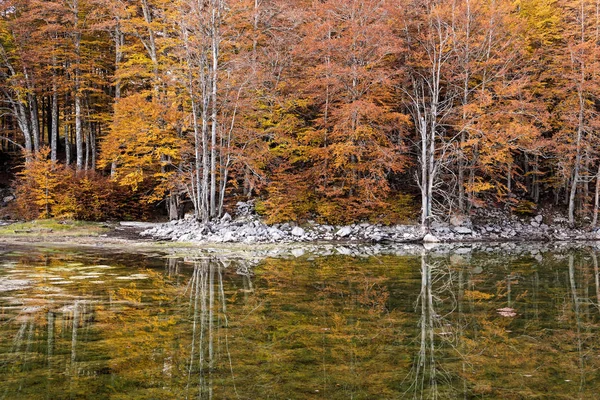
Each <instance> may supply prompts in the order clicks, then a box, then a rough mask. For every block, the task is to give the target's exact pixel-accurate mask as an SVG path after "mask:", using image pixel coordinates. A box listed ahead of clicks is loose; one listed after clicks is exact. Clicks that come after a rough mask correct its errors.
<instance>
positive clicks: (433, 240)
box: [423, 233, 440, 243]
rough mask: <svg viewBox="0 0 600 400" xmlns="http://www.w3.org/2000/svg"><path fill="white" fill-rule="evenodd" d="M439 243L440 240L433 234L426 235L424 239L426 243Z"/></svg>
mask: <svg viewBox="0 0 600 400" xmlns="http://www.w3.org/2000/svg"><path fill="white" fill-rule="evenodd" d="M439 241H440V239H438V238H437V237H435V236H434V235H432V234H431V233H428V234H427V235H425V236H424V237H423V242H424V243H438V242H439Z"/></svg>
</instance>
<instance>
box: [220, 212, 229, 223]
mask: <svg viewBox="0 0 600 400" xmlns="http://www.w3.org/2000/svg"><path fill="white" fill-rule="evenodd" d="M230 221H231V215H229V213H225V214H224V215H223V216H222V217H221V223H226V222H230Z"/></svg>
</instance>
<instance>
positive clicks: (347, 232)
mask: <svg viewBox="0 0 600 400" xmlns="http://www.w3.org/2000/svg"><path fill="white" fill-rule="evenodd" d="M351 233H352V228H351V227H350V226H344V227H343V228H341V229H340V230H338V231H337V232H336V233H335V234H336V235H337V236H339V237H346V236H348V235H350V234H351Z"/></svg>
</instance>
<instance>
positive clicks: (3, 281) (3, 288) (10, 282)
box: [0, 278, 31, 293]
mask: <svg viewBox="0 0 600 400" xmlns="http://www.w3.org/2000/svg"><path fill="white" fill-rule="evenodd" d="M30 286H31V281H30V280H27V279H8V278H0V293H1V292H11V291H13V290H23V289H27V288H28V287H30Z"/></svg>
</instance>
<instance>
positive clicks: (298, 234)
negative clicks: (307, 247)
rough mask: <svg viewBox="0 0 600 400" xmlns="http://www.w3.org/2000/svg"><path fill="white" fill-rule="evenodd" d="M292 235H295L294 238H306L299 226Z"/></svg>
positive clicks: (293, 230)
mask: <svg viewBox="0 0 600 400" xmlns="http://www.w3.org/2000/svg"><path fill="white" fill-rule="evenodd" d="M292 235H294V236H304V229H302V228H300V227H299V226H297V227H295V228H294V229H292Z"/></svg>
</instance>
